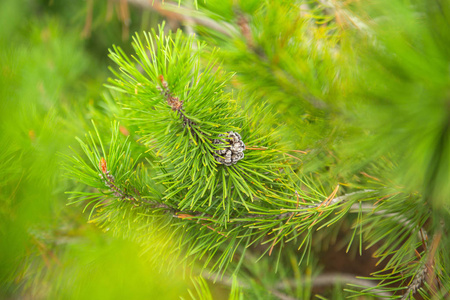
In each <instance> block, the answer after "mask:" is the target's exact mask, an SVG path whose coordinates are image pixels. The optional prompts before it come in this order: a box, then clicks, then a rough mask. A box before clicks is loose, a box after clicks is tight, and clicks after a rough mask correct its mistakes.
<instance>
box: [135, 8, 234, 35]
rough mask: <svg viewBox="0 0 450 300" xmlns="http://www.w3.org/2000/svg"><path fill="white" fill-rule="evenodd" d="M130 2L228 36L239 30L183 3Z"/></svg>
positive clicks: (170, 17) (169, 17) (167, 16)
mask: <svg viewBox="0 0 450 300" xmlns="http://www.w3.org/2000/svg"><path fill="white" fill-rule="evenodd" d="M127 1H128V3H130V4H133V5H136V6H139V7H142V8H146V9H151V10H154V11H156V12H158V13H159V14H160V15H162V16H164V17H166V18H168V19H172V20H177V21H179V22H193V23H195V24H198V25H201V26H204V27H207V28H210V29H212V30H214V31H216V32H219V33H222V34H224V35H226V36H229V37H231V36H233V35H236V34H237V30H236V29H235V28H234V27H233V26H232V25H230V24H228V23H226V22H220V23H219V22H217V21H214V20H212V19H210V18H208V17H206V16H201V15H200V12H198V11H195V10H193V9H189V8H187V7H184V6H182V5H178V4H172V3H170V2H169V1H164V3H161V2H160V1H157V0H155V1H149V0H127Z"/></svg>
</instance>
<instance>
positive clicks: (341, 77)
mask: <svg viewBox="0 0 450 300" xmlns="http://www.w3.org/2000/svg"><path fill="white" fill-rule="evenodd" d="M215 4H216V3H207V4H205V5H204V7H203V8H202V9H201V12H202V13H203V14H204V15H206V16H210V17H211V18H212V14H213V13H214V14H218V15H220V16H221V22H228V24H232V23H233V22H234V23H235V30H236V31H235V32H232V33H231V34H229V36H228V37H224V36H223V33H221V32H217V33H216V34H217V35H215V33H211V30H208V31H206V30H205V35H204V37H205V41H206V43H205V42H200V41H199V38H196V37H193V36H188V37H186V35H184V34H183V33H182V32H181V31H177V32H176V33H173V34H172V33H171V32H168V33H164V29H163V28H160V29H159V32H158V33H156V32H153V33H150V34H146V33H144V34H143V35H136V36H135V37H134V40H133V48H134V53H135V54H133V55H130V56H129V55H127V54H126V53H125V52H124V51H122V50H121V49H120V48H116V47H115V48H113V50H111V54H110V58H111V59H112V61H113V62H114V63H115V64H116V65H117V67H116V68H114V67H113V68H112V71H113V74H114V78H112V79H111V80H110V82H109V84H108V87H109V88H110V90H112V91H113V93H114V95H115V98H116V101H117V102H118V103H120V106H121V107H122V109H123V120H124V121H125V122H129V123H130V124H132V125H134V126H137V128H139V129H138V132H137V133H138V135H139V141H140V143H142V144H144V145H145V146H146V149H148V150H147V151H146V153H145V154H144V153H142V152H140V153H139V152H138V153H133V152H132V151H131V144H132V143H134V141H132V140H125V141H120V133H119V132H120V128H119V125H117V124H114V125H113V128H112V138H111V140H110V142H109V145H108V146H107V145H106V144H105V140H104V138H103V137H102V136H100V135H99V133H98V132H96V134H95V137H94V136H93V135H90V136H89V137H88V140H87V141H80V143H81V145H82V148H83V149H84V154H85V156H86V157H85V158H83V157H81V156H76V157H74V158H73V159H72V165H71V166H69V167H68V168H69V170H70V173H71V175H72V177H74V178H80V179H82V180H83V182H84V183H86V184H87V185H88V186H91V187H95V188H96V190H95V191H90V192H85V193H82V194H76V195H75V198H74V199H75V201H84V200H86V199H88V200H90V202H89V204H90V205H91V214H92V220H93V221H95V222H96V223H98V224H99V225H100V226H101V227H102V228H104V229H107V230H112V231H114V232H117V233H120V234H123V235H125V236H130V237H132V238H133V239H136V240H138V241H141V242H142V243H143V244H144V245H145V246H144V247H146V248H147V249H149V250H150V249H151V251H157V250H158V249H161V248H159V247H158V246H155V245H154V243H153V241H155V240H161V239H162V240H163V241H165V243H164V248H162V249H164V250H163V253H161V254H160V255H159V256H157V257H158V258H159V259H164V261H167V262H175V263H179V261H182V262H184V263H185V264H186V265H188V266H193V267H194V268H195V266H197V265H200V266H201V270H203V272H204V274H205V275H206V276H212V277H213V278H215V279H216V280H219V279H221V278H222V279H223V278H224V277H223V276H226V275H225V274H229V273H232V274H234V275H235V276H238V277H239V274H241V272H243V273H245V271H241V269H242V268H245V269H250V270H252V267H251V266H248V265H247V263H246V262H247V261H248V260H249V259H250V260H251V259H256V261H258V263H261V261H264V260H265V259H268V260H269V261H273V263H274V265H273V266H271V267H269V269H267V270H266V271H267V272H275V273H276V272H279V273H285V274H286V272H289V271H288V269H289V258H290V259H291V260H292V261H293V262H294V263H297V264H300V265H302V266H306V268H308V267H307V266H310V265H314V264H315V263H316V262H314V259H315V258H314V253H315V252H316V253H317V251H318V250H319V249H320V245H324V244H327V240H329V239H333V238H334V239H336V234H337V233H338V232H339V231H338V230H339V229H341V232H343V235H344V236H345V237H339V239H340V241H341V242H343V243H347V246H346V249H347V251H352V249H356V250H357V252H358V254H359V255H362V253H363V251H364V250H365V249H366V248H370V247H375V248H376V250H375V251H374V256H375V257H377V259H378V263H379V264H382V265H383V267H382V268H379V269H378V270H377V271H376V272H374V273H373V274H372V276H371V277H370V278H367V281H360V283H359V284H357V285H356V286H353V287H352V288H347V290H348V292H349V293H351V295H353V296H356V295H365V296H367V297H370V296H372V297H383V296H384V297H391V296H397V297H400V298H403V299H408V298H409V297H413V296H414V295H416V294H420V295H421V296H422V297H425V298H429V297H434V298H444V297H447V296H448V294H447V293H448V288H449V284H450V282H449V274H448V263H449V255H448V251H447V250H446V248H447V247H446V246H447V244H448V239H447V237H446V236H447V228H448V227H447V226H448V212H449V211H448V209H449V207H448V199H447V197H448V195H449V185H450V184H449V182H450V180H449V178H448V177H449V175H448V156H449V154H450V149H449V145H448V137H449V131H448V127H449V122H448V120H449V119H450V118H449V113H448V107H447V106H448V99H446V96H445V95H446V94H445V90H446V87H447V86H448V69H447V68H446V67H442V66H448V59H449V58H450V56H449V52H448V51H447V50H448V45H450V44H448V43H447V44H446V43H445V42H444V41H448V39H449V37H450V35H449V33H450V30H449V26H448V23H446V22H448V19H447V16H448V15H447V14H448V13H449V12H450V10H449V9H450V7H449V6H448V4H446V3H444V2H442V3H441V2H439V3H437V4H427V3H422V2H417V3H415V5H412V4H410V3H408V4H404V3H401V2H397V1H394V2H385V1H379V3H374V4H373V5H370V6H369V5H367V6H365V7H363V6H362V5H361V7H359V5H356V4H355V5H354V7H352V8H350V7H345V6H335V5H332V4H328V5H324V4H320V3H309V4H306V3H305V4H303V6H301V5H298V6H296V5H294V3H293V2H289V1H286V2H279V3H259V2H258V3H257V2H253V3H251V4H248V3H246V4H243V6H242V7H239V6H228V7H226V6H219V5H217V6H216V5H215ZM219 7H220V9H223V10H220V9H219ZM219 10H220V11H219ZM226 11H227V12H228V14H226V13H225V12H226ZM230 11H233V13H230ZM419 12H420V13H421V14H422V16H421V19H418V18H417V16H416V15H417V13H419ZM363 13H364V14H363ZM288 20H289V21H290V22H289V21H288ZM198 31H199V32H200V33H202V32H203V31H202V29H198ZM207 33H209V35H207ZM201 38H202V35H200V39H201ZM214 43H217V45H218V46H219V47H220V50H219V51H215V50H213V51H211V50H210V47H208V45H211V44H214ZM355 45H358V46H357V48H354V47H355ZM220 58H221V60H222V61H223V65H222V66H221V65H220V64H218V63H217V59H220ZM226 70H229V71H234V72H237V75H236V78H237V79H233V80H236V81H234V82H233V81H230V79H231V78H232V77H231V76H230V75H229V74H228V73H227V71H226ZM230 85H234V87H235V88H234V89H230ZM233 90H238V91H239V93H237V94H236V92H233ZM280 123H281V124H283V123H286V124H288V125H289V128H287V129H286V128H282V127H281V128H279V125H280ZM299 137H300V138H299ZM297 147H298V148H297ZM242 154H244V155H242ZM353 213H355V214H356V215H355V217H353V215H352V214H353ZM349 221H350V222H352V223H353V224H352V225H351V226H350V227H349V226H348V222H349ZM272 257H274V258H273V259H272ZM266 267H267V266H266ZM305 270H307V269H305ZM205 272H206V273H205ZM249 272H250V273H251V271H249ZM310 276H311V275H310ZM314 276H317V275H316V274H314V275H313V277H314ZM242 277H243V278H245V276H242ZM310 280H311V279H310ZM335 280H337V279H335ZM370 280H376V284H374V285H372V284H369V283H368V282H369V281H370ZM241 281H243V282H245V279H241ZM361 282H362V284H361ZM291 284H292V285H293V286H290V287H286V286H283V288H285V289H286V290H289V289H291V293H292V291H293V290H292V289H294V291H295V292H296V293H304V292H305V290H308V288H303V287H300V285H301V280H300V282H294V283H291ZM260 285H261V286H262V287H263V289H265V292H266V293H269V294H270V293H271V294H272V295H274V296H275V297H277V293H278V292H279V291H277V289H276V288H270V287H269V286H270V284H266V285H265V284H260ZM243 286H245V287H247V289H249V290H250V291H248V292H249V293H250V294H253V295H257V293H258V292H257V291H258V287H255V286H252V285H250V284H245V283H244V284H243ZM261 286H260V287H259V289H261ZM204 292H205V291H204ZM266 295H267V294H266ZM278 297H279V296H278Z"/></svg>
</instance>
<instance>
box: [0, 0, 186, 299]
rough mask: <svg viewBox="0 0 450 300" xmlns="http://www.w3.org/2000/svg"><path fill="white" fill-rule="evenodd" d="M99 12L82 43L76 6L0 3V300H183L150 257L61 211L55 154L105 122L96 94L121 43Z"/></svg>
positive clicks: (63, 183)
mask: <svg viewBox="0 0 450 300" xmlns="http://www.w3.org/2000/svg"><path fill="white" fill-rule="evenodd" d="M106 8H107V5H106V2H105V3H100V2H97V1H96V3H95V6H94V10H95V11H94V12H95V14H94V17H93V24H92V28H91V29H90V30H91V33H90V35H89V36H84V37H83V36H82V33H83V28H84V24H85V19H86V10H87V9H88V8H87V5H86V2H85V1H44V0H42V1H37V0H36V1H32V0H24V1H15V0H14V1H12V0H11V1H9V0H7V1H2V2H1V3H0V49H1V50H0V241H1V242H0V299H23V298H29V299H174V298H175V297H178V296H179V295H183V294H186V295H187V287H186V284H185V283H184V281H183V279H181V277H180V275H179V273H178V272H172V273H171V274H167V272H166V271H165V270H164V269H161V266H160V265H158V263H157V262H153V263H150V262H149V261H150V259H151V253H150V254H147V255H144V256H142V255H141V254H140V250H139V249H140V248H139V247H138V245H137V244H135V243H133V242H131V241H127V240H124V239H122V238H119V237H113V236H111V235H108V234H105V233H103V232H101V231H100V230H99V229H98V228H96V227H95V226H93V225H91V224H86V216H84V215H83V214H82V213H81V210H82V207H77V206H69V207H68V206H66V203H67V195H66V194H65V191H66V190H68V189H69V187H71V186H73V185H74V184H75V183H74V182H70V181H68V180H67V179H65V177H64V176H63V174H62V170H61V162H62V160H63V157H62V154H65V153H68V151H70V149H69V146H72V147H75V148H76V147H78V146H77V145H76V144H75V143H76V141H75V139H74V137H75V136H77V135H83V134H84V132H85V131H86V130H85V129H86V128H87V127H89V126H90V125H89V124H90V119H91V118H95V119H96V121H97V122H98V123H100V125H99V126H106V127H108V126H109V123H110V120H109V118H110V117H111V115H108V114H110V112H109V113H106V112H105V107H106V106H107V102H108V101H107V99H103V98H102V97H101V95H102V93H103V92H104V88H103V83H104V82H105V81H106V78H107V55H106V54H107V49H108V47H110V46H111V45H112V44H113V43H116V44H117V43H119V44H120V43H121V41H122V23H121V22H120V21H119V20H118V19H117V17H111V19H110V20H109V21H105V14H106ZM131 14H132V17H134V20H136V23H133V24H132V25H131V28H130V30H138V29H140V25H141V20H142V19H141V18H140V16H141V15H142V13H140V12H139V10H136V9H135V10H132V11H131ZM147 18H148V16H147ZM156 21H157V19H153V20H152V22H156ZM147 23H149V22H147ZM150 23H151V22H150ZM129 47H130V46H129V43H128V42H127V38H125V39H124V43H123V48H125V49H127V48H129ZM102 112H104V113H102ZM102 122H104V125H103V123H102ZM161 270H162V271H161ZM160 271H161V272H160Z"/></svg>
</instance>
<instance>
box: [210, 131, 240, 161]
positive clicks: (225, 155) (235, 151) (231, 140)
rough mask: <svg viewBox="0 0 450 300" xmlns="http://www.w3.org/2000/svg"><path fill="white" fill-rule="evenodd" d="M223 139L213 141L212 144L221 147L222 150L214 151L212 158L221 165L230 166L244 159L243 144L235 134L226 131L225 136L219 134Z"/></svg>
mask: <svg viewBox="0 0 450 300" xmlns="http://www.w3.org/2000/svg"><path fill="white" fill-rule="evenodd" d="M219 137H225V138H224V139H215V140H214V141H213V143H214V144H217V145H223V146H222V147H223V148H222V149H219V150H215V151H214V158H215V159H216V160H217V161H218V162H219V163H221V164H224V165H226V166H228V167H229V166H231V165H234V164H235V163H237V162H238V161H239V160H241V159H243V158H244V150H245V144H244V142H243V141H242V138H241V136H240V135H239V133H237V132H233V131H228V132H227V133H226V134H220V135H219Z"/></svg>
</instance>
